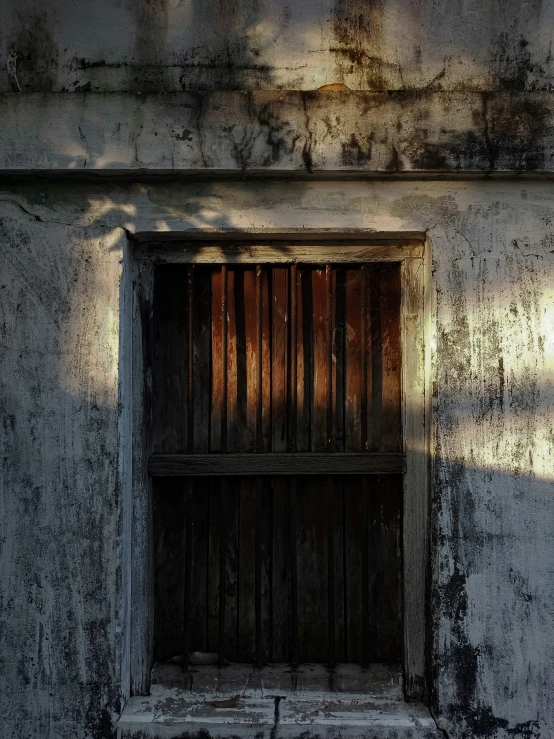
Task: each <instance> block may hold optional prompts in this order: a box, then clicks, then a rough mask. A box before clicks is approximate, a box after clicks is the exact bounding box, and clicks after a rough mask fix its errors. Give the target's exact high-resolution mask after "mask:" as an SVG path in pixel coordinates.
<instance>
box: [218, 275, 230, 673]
mask: <svg viewBox="0 0 554 739" xmlns="http://www.w3.org/2000/svg"><path fill="white" fill-rule="evenodd" d="M227 291H228V270H227V266H226V265H223V266H222V268H221V367H222V371H221V376H222V380H221V451H222V452H223V453H225V452H227V425H228V424H227V353H228V326H227V300H228V295H227ZM226 503H227V480H226V479H225V477H222V478H221V488H220V496H219V516H220V518H219V523H220V529H219V542H220V544H219V638H218V655H219V665H220V667H222V666H223V665H224V663H225V575H226V563H225V559H226V554H227V521H226Z"/></svg>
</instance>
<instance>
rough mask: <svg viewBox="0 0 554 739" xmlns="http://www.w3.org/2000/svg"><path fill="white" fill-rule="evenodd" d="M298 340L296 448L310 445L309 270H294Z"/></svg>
mask: <svg viewBox="0 0 554 739" xmlns="http://www.w3.org/2000/svg"><path fill="white" fill-rule="evenodd" d="M297 294H298V321H297V328H298V340H297V342H296V347H297V351H298V358H297V366H298V369H297V429H296V439H297V448H298V451H299V452H308V451H310V449H311V438H312V432H311V425H312V415H311V408H312V394H313V392H312V353H313V326H312V270H310V269H301V270H299V271H298V290H297Z"/></svg>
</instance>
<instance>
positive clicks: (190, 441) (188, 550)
mask: <svg viewBox="0 0 554 739" xmlns="http://www.w3.org/2000/svg"><path fill="white" fill-rule="evenodd" d="M193 304H194V267H193V266H192V265H189V266H188V267H187V411H188V413H187V454H192V453H193V451H194V312H193ZM193 492H194V481H193V480H192V479H190V480H188V482H187V492H186V506H185V517H186V518H185V520H186V534H185V573H184V574H185V583H184V607H183V619H184V624H183V663H182V664H183V669H184V670H187V669H188V666H189V652H190V610H191V609H190V606H191V597H190V595H191V584H192V572H191V570H192V497H193Z"/></svg>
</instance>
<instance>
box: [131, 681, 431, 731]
mask: <svg viewBox="0 0 554 739" xmlns="http://www.w3.org/2000/svg"><path fill="white" fill-rule="evenodd" d="M211 699H212V697H211V696H204V697H201V696H198V695H194V694H193V695H191V694H190V693H186V692H185V691H183V690H182V689H179V688H167V687H163V686H159V685H154V686H153V687H152V693H151V695H150V696H147V697H140V696H137V697H134V698H131V699H130V700H129V702H128V704H127V706H126V707H125V710H124V711H123V713H122V715H121V718H120V719H119V722H118V726H117V729H118V734H117V735H118V737H119V739H146V738H147V737H148V739H178V738H181V737H182V738H184V737H187V739H189V738H190V739H193V737H198V738H199V739H200V737H202V739H208V737H212V738H213V739H216V738H217V737H229V738H230V737H249V738H250V739H252V738H253V737H256V739H266V738H267V739H270V738H271V739H277V738H278V737H287V738H291V739H292V738H293V737H294V738H296V737H303V738H304V739H308V738H309V737H320V739H324V738H326V739H336V737H337V736H340V737H341V738H343V739H346V738H347V737H348V739H362V738H363V739H441V737H442V734H441V732H440V731H439V730H438V729H437V727H436V724H435V722H434V721H433V719H432V718H431V716H430V715H429V712H428V711H427V709H426V708H425V707H424V706H421V705H419V704H415V703H402V702H399V701H386V700H378V699H375V698H368V697H362V696H359V695H352V696H351V695H348V694H343V695H341V696H339V697H334V698H333V699H332V700H331V699H329V698H327V699H325V698H318V699H313V698H312V699H307V698H306V697H305V696H304V697H299V696H292V695H290V696H287V697H284V698H280V697H275V696H267V697H265V698H251V697H247V698H241V700H240V701H239V703H238V705H237V707H236V708H227V709H218V708H214V706H213V705H212V703H211Z"/></svg>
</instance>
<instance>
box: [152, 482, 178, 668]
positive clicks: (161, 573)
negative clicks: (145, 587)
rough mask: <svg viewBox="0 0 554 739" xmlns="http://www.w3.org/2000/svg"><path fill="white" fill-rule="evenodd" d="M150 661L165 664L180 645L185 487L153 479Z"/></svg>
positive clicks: (176, 652) (176, 483)
mask: <svg viewBox="0 0 554 739" xmlns="http://www.w3.org/2000/svg"><path fill="white" fill-rule="evenodd" d="M152 493H153V496H152V497H153V528H154V552H153V554H154V658H155V659H156V660H160V661H164V662H165V661H166V660H168V659H171V657H174V656H175V655H176V654H179V653H180V650H181V648H182V645H183V624H184V622H185V619H184V611H183V606H184V578H183V573H184V570H185V549H186V540H185V528H186V518H185V515H186V514H185V507H186V488H185V485H184V484H183V480H182V479H179V478H174V479H173V480H162V479H158V480H154V481H153V485H152Z"/></svg>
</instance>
